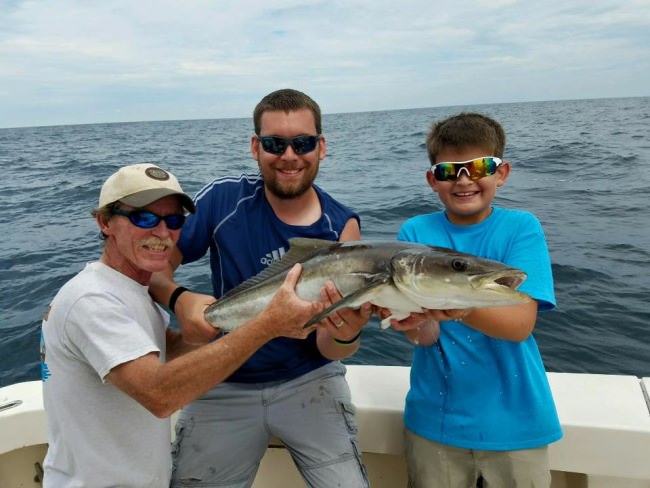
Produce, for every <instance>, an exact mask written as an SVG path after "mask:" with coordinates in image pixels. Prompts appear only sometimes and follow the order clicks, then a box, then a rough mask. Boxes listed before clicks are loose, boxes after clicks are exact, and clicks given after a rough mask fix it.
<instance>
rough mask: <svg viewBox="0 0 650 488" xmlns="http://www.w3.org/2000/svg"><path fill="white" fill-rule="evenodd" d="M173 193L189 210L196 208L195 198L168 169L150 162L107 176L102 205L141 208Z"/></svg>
mask: <svg viewBox="0 0 650 488" xmlns="http://www.w3.org/2000/svg"><path fill="white" fill-rule="evenodd" d="M170 195H178V196H179V198H180V200H181V204H182V205H183V208H185V210H187V211H188V212H190V213H194V212H195V211H196V207H195V206H194V202H193V201H192V199H191V198H190V197H189V196H188V195H187V194H186V193H184V192H183V189H182V188H181V185H180V184H179V183H178V180H177V179H176V177H175V176H174V175H173V174H171V173H170V172H169V171H165V170H164V169H162V168H159V167H158V166H156V165H155V164H151V163H138V164H132V165H130V166H123V167H121V168H120V169H118V170H117V171H116V172H115V173H113V174H112V175H111V176H109V177H108V179H107V180H106V182H105V183H104V185H103V186H102V190H101V192H100V193H99V208H101V207H104V206H106V205H109V204H111V203H113V202H117V201H120V202H123V203H126V204H127V205H130V206H132V207H136V208H141V207H145V206H147V205H149V204H150V203H153V202H155V201H156V200H160V199H161V198H163V197H167V196H170Z"/></svg>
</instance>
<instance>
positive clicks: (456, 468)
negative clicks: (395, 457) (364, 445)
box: [404, 429, 551, 488]
mask: <svg viewBox="0 0 650 488" xmlns="http://www.w3.org/2000/svg"><path fill="white" fill-rule="evenodd" d="M404 441H405V446H406V465H407V470H408V477H409V484H408V486H409V488H467V487H472V486H476V482H477V481H478V478H479V476H480V477H482V478H483V485H482V486H483V488H504V487H508V486H526V487H530V488H549V487H550V486H551V471H550V468H549V462H548V448H547V447H546V446H544V447H538V448H536V449H521V450H517V451H480V450H474V449H461V448H458V447H452V446H447V445H444V444H439V443H437V442H433V441H430V440H428V439H425V438H423V437H420V436H418V435H417V434H414V433H413V432H411V431H409V430H407V429H405V433H404Z"/></svg>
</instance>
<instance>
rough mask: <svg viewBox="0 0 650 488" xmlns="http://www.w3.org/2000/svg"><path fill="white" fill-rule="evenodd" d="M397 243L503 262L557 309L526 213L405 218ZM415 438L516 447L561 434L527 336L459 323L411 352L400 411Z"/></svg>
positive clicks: (547, 306)
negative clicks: (455, 219) (456, 220)
mask: <svg viewBox="0 0 650 488" xmlns="http://www.w3.org/2000/svg"><path fill="white" fill-rule="evenodd" d="M398 239H399V240H402V241H409V242H419V243H422V244H429V245H433V246H441V247H447V248H451V249H455V250H457V251H460V252H465V253H469V254H473V255H476V256H480V257H483V258H488V259H493V260H496V261H501V262H502V263H505V264H507V265H510V266H514V267H516V268H519V269H521V270H523V271H524V272H526V273H527V275H528V277H527V279H526V281H525V282H524V283H523V284H522V285H521V286H520V287H519V288H518V290H519V291H522V292H524V293H527V294H529V295H530V296H532V297H533V298H535V299H536V300H537V302H538V307H539V308H538V309H539V310H540V311H545V310H551V309H553V308H554V307H555V294H554V291H553V276H552V272H551V263H550V257H549V253H548V248H547V246H546V239H545V237H544V232H543V230H542V226H541V224H540V223H539V221H538V220H537V218H536V217H535V216H534V215H532V214H531V213H529V212H524V211H519V210H506V209H501V208H494V209H493V212H492V214H491V215H490V216H489V217H488V218H487V219H485V220H484V221H482V222H480V223H478V224H475V225H468V226H458V225H454V224H452V223H451V222H449V220H448V219H447V217H446V215H445V213H444V211H440V212H435V213H431V214H427V215H419V216H417V217H413V218H411V219H409V220H407V221H406V222H405V223H404V224H403V225H402V227H401V229H400V231H399V233H398ZM404 423H405V425H406V427H407V428H408V429H409V430H411V431H412V432H414V433H415V434H417V435H419V436H421V437H424V438H427V439H430V440H433V441H435V442H439V443H442V444H447V445H451V446H455V447H460V448H466V449H480V450H496V451H499V450H515V449H530V448H535V447H540V446H544V445H547V444H549V443H551V442H554V441H556V440H558V439H560V438H561V437H562V430H561V427H560V422H559V419H558V416H557V411H556V409H555V403H554V401H553V396H552V394H551V390H550V387H549V384H548V380H547V378H546V372H545V370H544V365H543V363H542V358H541V356H540V353H539V350H538V348H537V344H536V342H535V339H534V338H533V336H532V335H531V336H529V337H528V339H526V340H525V341H523V342H511V341H506V340H502V339H494V338H491V337H488V336H487V335H485V334H483V333H481V332H478V331H477V330H475V329H472V328H471V327H468V326H466V325H464V324H462V323H460V322H454V321H445V322H442V323H441V324H440V338H439V340H438V341H437V342H436V343H435V344H433V345H431V346H428V347H416V348H415V352H414V355H413V365H412V367H411V387H410V390H409V392H408V395H407V397H406V408H405V412H404Z"/></svg>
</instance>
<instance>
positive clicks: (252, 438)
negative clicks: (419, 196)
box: [151, 89, 371, 488]
mask: <svg viewBox="0 0 650 488" xmlns="http://www.w3.org/2000/svg"><path fill="white" fill-rule="evenodd" d="M253 121H254V125H255V134H254V135H253V136H252V138H251V153H252V155H253V158H254V159H255V160H256V161H257V162H258V166H259V170H260V172H259V173H258V174H254V175H241V176H237V177H224V178H218V179H216V180H214V181H212V182H211V183H209V184H208V185H206V186H205V187H204V188H203V189H202V190H200V191H199V193H198V194H197V196H196V197H195V203H196V207H197V212H196V214H194V215H192V216H190V218H188V219H187V221H186V224H185V226H184V227H183V231H182V233H181V237H180V240H179V242H178V252H177V253H176V255H175V256H174V257H173V258H172V260H171V261H170V271H169V273H167V275H166V276H162V275H158V276H157V277H156V279H155V280H154V283H153V286H152V288H151V292H152V294H153V295H154V297H155V298H156V299H157V300H158V301H159V302H160V303H164V304H168V303H169V301H170V298H173V300H172V302H173V304H172V307H173V308H174V312H175V313H176V316H177V318H178V320H179V323H180V324H181V328H182V330H183V334H184V337H185V338H186V339H187V338H189V339H191V340H192V341H195V342H205V341H207V340H211V339H214V336H215V332H216V331H215V329H214V328H213V327H212V326H210V325H209V324H208V323H207V322H205V320H204V318H203V311H204V309H205V306H206V305H207V304H208V303H210V302H212V301H214V299H213V298H212V297H208V296H206V295H200V294H195V293H191V292H186V290H185V289H184V288H182V287H178V285H176V284H175V283H174V282H173V281H172V280H171V279H170V278H171V274H172V271H171V270H172V269H175V268H176V267H177V266H178V265H179V264H180V263H181V262H182V263H189V262H193V261H196V260H198V259H200V258H201V257H202V256H204V255H205V253H206V252H207V251H208V250H209V251H210V266H211V270H212V285H213V289H214V296H215V297H221V296H222V295H223V294H224V293H226V292H227V291H229V290H230V289H232V288H234V287H235V286H237V285H239V284H240V283H241V282H243V281H244V280H246V279H248V278H250V277H252V276H254V275H255V274H257V273H259V272H260V271H262V270H264V269H265V268H266V267H267V266H269V265H270V264H272V263H273V262H274V261H276V260H278V259H280V258H281V257H282V255H283V254H284V253H285V252H287V251H288V249H289V243H288V242H289V239H290V238H292V237H311V238H319V239H328V240H332V241H349V240H359V239H360V227H359V216H358V215H357V214H356V213H354V212H352V211H351V210H349V209H348V208H346V207H345V206H343V205H342V204H340V203H339V202H337V201H336V200H334V199H333V198H332V197H331V196H330V195H328V194H327V193H326V192H324V191H323V190H322V189H320V188H319V187H318V186H316V185H315V184H314V180H315V178H316V175H317V173H318V168H319V163H320V161H321V160H322V159H323V158H324V157H325V154H326V149H327V146H326V141H325V137H324V136H323V135H322V131H321V113H320V108H319V106H318V104H316V102H314V101H313V100H312V99H311V98H310V97H308V96H307V95H305V94H304V93H301V92H299V91H296V90H291V89H283V90H278V91H275V92H273V93H271V94H269V95H267V96H266V97H264V98H263V99H262V100H261V101H260V103H259V104H258V105H257V107H256V108H255V111H254V113H253ZM324 292H325V293H326V295H327V297H328V299H329V300H331V301H336V300H337V299H339V298H340V295H339V294H338V292H337V291H336V290H335V289H334V288H333V287H327V288H326V289H325V290H324ZM370 315H371V307H370V305H369V304H364V306H362V307H361V309H360V310H358V311H354V310H351V309H345V310H342V311H340V312H338V313H335V314H333V315H332V316H330V317H329V318H328V319H325V320H324V321H323V322H321V324H320V325H319V327H318V328H317V330H316V331H315V332H313V333H312V334H310V335H309V336H308V337H307V339H285V338H281V339H277V340H273V341H271V342H269V343H267V344H266V345H265V346H263V347H262V348H260V349H259V350H258V351H257V352H256V353H255V354H253V355H252V356H251V357H250V359H249V360H248V361H247V362H246V363H244V365H243V366H242V367H240V368H239V369H238V370H237V371H236V372H235V373H233V374H232V375H231V376H230V377H229V378H228V379H227V380H226V382H225V383H223V384H222V385H219V386H217V387H215V388H213V389H212V390H211V391H210V392H208V393H207V394H206V395H204V396H203V397H202V398H200V399H198V400H196V401H194V402H192V403H191V404H189V405H188V406H187V407H185V408H183V410H182V412H181V414H180V417H179V420H178V423H177V426H176V442H175V445H174V448H173V458H174V467H173V474H172V477H173V479H172V486H174V487H180V486H183V487H188V486H201V487H206V486H211V487H228V488H245V487H250V486H251V485H252V484H253V481H254V479H255V475H256V472H257V469H258V467H259V463H260V460H261V458H262V456H263V455H264V452H265V450H266V447H267V445H268V443H269V440H270V438H271V436H276V437H278V438H280V439H281V440H282V441H283V442H284V444H285V445H286V446H287V448H288V449H289V452H290V453H291V455H292V457H293V460H294V462H295V463H296V466H297V467H298V469H299V471H300V473H301V474H302V476H303V478H304V479H305V481H306V482H307V484H308V485H309V486H312V487H319V488H331V487H333V486H346V487H351V488H356V487H367V486H368V480H367V476H366V473H365V468H364V466H363V464H362V462H361V458H360V452H359V449H358V446H357V436H356V430H357V427H356V423H355V418H354V408H353V406H352V403H351V399H350V390H349V388H348V385H347V382H346V381H345V376H344V375H345V367H344V366H343V365H342V364H341V363H340V362H339V361H338V360H340V359H343V358H345V357H348V356H350V355H351V354H353V353H354V352H355V351H356V350H357V349H358V348H359V343H360V331H361V328H362V327H363V326H364V325H365V324H366V323H367V321H368V319H369V318H370ZM217 340H218V339H217Z"/></svg>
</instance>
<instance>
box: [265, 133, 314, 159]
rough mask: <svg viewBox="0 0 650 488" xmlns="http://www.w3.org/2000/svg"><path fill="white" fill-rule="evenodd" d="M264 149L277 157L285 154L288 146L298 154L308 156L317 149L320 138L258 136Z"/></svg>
mask: <svg viewBox="0 0 650 488" xmlns="http://www.w3.org/2000/svg"><path fill="white" fill-rule="evenodd" d="M257 139H259V141H260V143H261V144H262V149H264V150H265V151H266V152H268V153H271V154H276V155H278V156H279V155H281V154H284V151H286V150H287V147H288V146H291V148H292V149H293V152H295V153H296V154H298V155H300V154H307V153H310V152H312V151H313V150H314V149H316V145H317V144H318V141H319V139H320V136H297V137H278V136H257Z"/></svg>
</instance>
